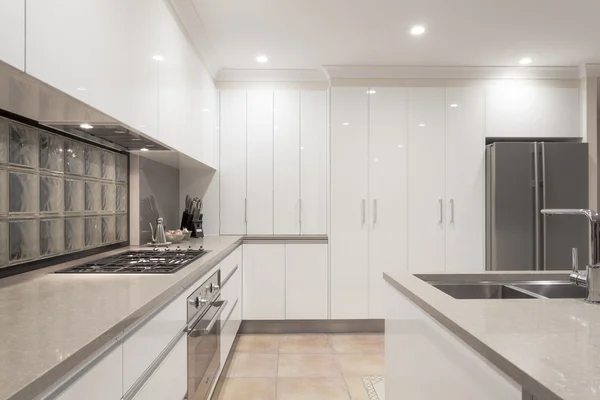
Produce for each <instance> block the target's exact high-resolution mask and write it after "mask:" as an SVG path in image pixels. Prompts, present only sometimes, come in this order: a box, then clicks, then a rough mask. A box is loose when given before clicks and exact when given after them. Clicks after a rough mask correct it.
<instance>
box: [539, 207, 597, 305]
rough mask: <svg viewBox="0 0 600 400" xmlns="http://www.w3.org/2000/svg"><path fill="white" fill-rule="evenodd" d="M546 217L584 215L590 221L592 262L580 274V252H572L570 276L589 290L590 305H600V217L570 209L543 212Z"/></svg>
mask: <svg viewBox="0 0 600 400" xmlns="http://www.w3.org/2000/svg"><path fill="white" fill-rule="evenodd" d="M542 214H546V215H583V216H585V217H587V218H588V220H589V221H590V231H591V236H590V246H591V250H592V251H591V254H590V262H589V264H588V265H587V267H586V271H585V272H579V268H578V252H577V249H576V248H574V249H573V251H572V254H571V256H572V271H571V274H570V275H569V279H570V280H571V282H573V283H574V284H576V285H577V286H583V287H585V288H587V298H586V299H585V301H587V302H588V303H600V249H599V248H598V246H600V215H599V214H598V213H597V212H596V211H594V210H585V209H580V210H569V209H550V210H542Z"/></svg>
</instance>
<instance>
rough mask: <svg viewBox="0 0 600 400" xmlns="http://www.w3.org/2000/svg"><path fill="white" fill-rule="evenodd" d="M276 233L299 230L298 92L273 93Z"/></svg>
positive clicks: (292, 232) (298, 231) (289, 232)
mask: <svg viewBox="0 0 600 400" xmlns="http://www.w3.org/2000/svg"><path fill="white" fill-rule="evenodd" d="M274 109H275V111H274V122H275V126H274V155H273V157H274V174H275V175H274V187H273V196H274V202H273V215H274V219H273V222H274V225H275V229H274V232H275V234H294V233H295V234H298V233H300V217H299V206H300V204H299V200H300V94H299V93H298V92H291V91H285V92H284V91H276V92H275V94H274Z"/></svg>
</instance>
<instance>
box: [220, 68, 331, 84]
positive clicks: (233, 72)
mask: <svg viewBox="0 0 600 400" xmlns="http://www.w3.org/2000/svg"><path fill="white" fill-rule="evenodd" d="M217 81H218V82H324V83H326V82H328V81H329V79H328V78H327V74H325V72H324V71H323V70H318V69H314V70H313V69H222V70H221V71H220V72H219V75H218V77H217Z"/></svg>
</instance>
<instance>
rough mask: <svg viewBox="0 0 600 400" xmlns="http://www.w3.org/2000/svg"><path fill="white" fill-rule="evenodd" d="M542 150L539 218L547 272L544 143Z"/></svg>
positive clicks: (542, 261) (542, 258)
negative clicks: (544, 210) (544, 212)
mask: <svg viewBox="0 0 600 400" xmlns="http://www.w3.org/2000/svg"><path fill="white" fill-rule="evenodd" d="M540 147H541V150H542V176H541V185H542V205H541V207H540V208H539V210H538V218H540V219H541V221H540V223H541V225H542V227H541V232H542V243H541V246H542V248H541V251H540V253H539V254H540V256H539V257H541V260H540V265H541V269H542V270H543V271H546V236H547V235H546V214H543V215H540V214H541V211H542V210H543V209H544V208H546V146H545V144H544V143H541V144H540Z"/></svg>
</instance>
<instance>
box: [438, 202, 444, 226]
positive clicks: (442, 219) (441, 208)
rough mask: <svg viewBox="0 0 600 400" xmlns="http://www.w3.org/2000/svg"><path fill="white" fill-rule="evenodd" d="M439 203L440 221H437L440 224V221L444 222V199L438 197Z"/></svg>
mask: <svg viewBox="0 0 600 400" xmlns="http://www.w3.org/2000/svg"><path fill="white" fill-rule="evenodd" d="M439 203H440V221H439V223H440V224H442V223H444V200H443V199H440V200H439Z"/></svg>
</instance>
